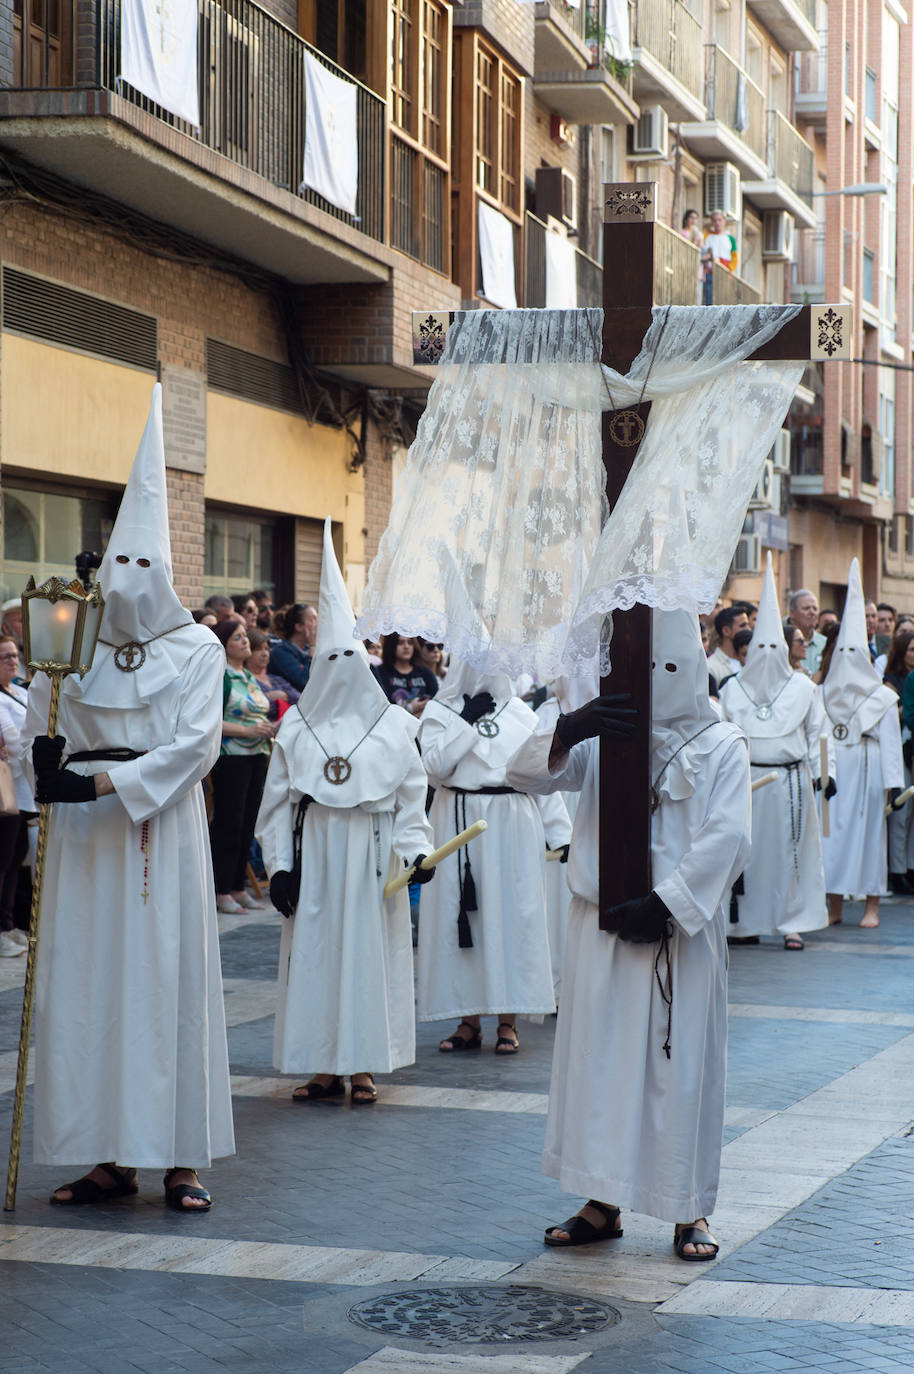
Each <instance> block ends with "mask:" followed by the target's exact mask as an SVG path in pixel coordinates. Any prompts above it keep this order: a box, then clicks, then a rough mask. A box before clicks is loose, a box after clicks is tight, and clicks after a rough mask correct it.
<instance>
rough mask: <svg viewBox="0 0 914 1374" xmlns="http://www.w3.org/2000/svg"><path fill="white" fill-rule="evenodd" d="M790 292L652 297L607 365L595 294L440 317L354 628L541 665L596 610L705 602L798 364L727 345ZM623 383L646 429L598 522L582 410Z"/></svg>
mask: <svg viewBox="0 0 914 1374" xmlns="http://www.w3.org/2000/svg"><path fill="white" fill-rule="evenodd" d="M799 309H800V307H799V306H730V307H720V306H718V307H715V306H708V307H689V306H679V307H677V306H674V307H658V308H656V309H655V310H654V312H653V322H652V324H651V328H650V329H649V330H648V333H647V335H646V336H645V339H644V344H643V346H642V350H641V353H640V354H639V355H638V357H637V358H636V359H635V361H634V363H633V364H632V367H631V370H630V371H629V373H628V374H627V375H626V376H625V377H623V376H621V375H620V374H619V373H616V372H613V371H612V370H611V369H609V368H602V369H601V367H600V364H599V344H600V338H601V332H602V311H599V310H564V311H540V310H516V311H469V312H467V313H466V314H464V315H462V316H458V318H457V319H456V320H455V322H454V324H453V326H452V327H451V329H450V331H449V333H448V339H447V344H446V347H445V352H444V356H443V358H442V361H441V363H440V364H439V369H438V375H437V376H436V379H435V382H434V384H433V386H432V389H431V392H430V393H429V401H428V406H427V408H426V410H425V413H424V415H423V417H422V420H421V422H420V425H419V430H418V433H417V435H416V440H415V443H414V444H413V446H412V448H411V449H410V453H409V457H408V461H407V466H406V470H405V472H404V474H403V476H402V478H401V479H400V482H399V483H398V487H397V492H396V495H395V499H394V504H393V508H392V511H391V517H390V522H389V524H388V528H387V531H386V532H385V535H384V537H383V539H382V541H381V545H380V548H379V551H378V555H377V558H376V559H375V561H374V563H373V564H372V567H371V571H370V574H369V580H368V586H367V588H366V591H365V597H364V603H363V604H364V610H363V613H362V615H361V617H360V618H359V621H358V632H359V634H360V635H362V636H364V637H369V638H376V637H377V636H378V635H379V634H382V633H389V632H391V631H394V630H397V631H399V632H401V633H403V634H420V635H423V636H424V637H425V638H429V639H436V640H443V641H445V642H446V643H447V644H448V646H449V648H450V649H451V651H452V652H453V653H455V654H456V655H458V657H461V658H464V659H466V660H467V661H468V662H470V663H473V664H475V665H476V666H478V667H480V668H482V669H485V670H486V671H496V670H502V671H506V672H508V673H509V674H510V675H511V676H517V675H518V674H519V673H521V672H530V673H532V674H533V675H535V676H537V677H539V678H540V679H541V680H547V679H549V678H551V677H554V676H557V675H558V674H559V673H563V674H565V675H571V676H575V675H577V674H579V673H581V672H584V671H592V670H593V664H594V661H595V659H596V658H597V656H598V652H599V650H600V636H601V627H602V625H603V622H604V620H605V618H606V617H607V616H609V615H610V614H611V613H612V611H614V610H620V609H623V610H624V609H629V608H630V607H632V606H633V605H635V603H636V602H639V603H641V604H644V605H648V606H653V607H658V608H661V609H665V610H675V609H682V610H687V611H691V612H693V613H694V612H698V611H700V610H710V609H711V608H712V607H713V605H714V602H715V600H716V598H717V595H718V592H719V591H720V588H721V585H722V583H723V580H724V578H725V576H726V573H727V569H728V568H729V565H730V560H731V558H732V556H733V551H734V549H735V547H736V543H737V540H738V538H739V534H740V531H741V529H742V524H743V519H744V516H745V512H746V507H747V505H748V502H749V499H750V497H751V495H752V491H753V489H754V487H755V485H756V482H757V481H758V476H759V472H760V470H761V467H762V462H763V459H764V457H765V455H766V454H767V452H768V450H769V449H770V448H771V446H772V444H773V442H774V438H775V435H776V434H777V431H778V429H779V428H780V426H781V423H782V421H783V418H784V415H785V413H786V411H787V408H788V406H789V404H790V399H791V397H792V395H793V393H794V391H795V389H796V386H797V383H798V382H799V380H800V376H801V374H802V371H803V367H804V363H803V362H796V363H766V362H747V361H745V359H747V358H748V357H749V355H750V354H751V353H752V352H754V351H755V350H756V349H757V348H759V347H760V346H761V345H762V344H763V343H765V342H767V340H769V339H771V338H773V337H774V335H775V334H777V332H778V330H779V329H780V328H781V327H782V326H783V325H784V324H785V323H786V322H787V321H788V320H790V319H792V318H793V317H794V316H795V315H796V314H797V313H798V311H799ZM645 383H646V384H645ZM642 394H643V399H645V400H650V401H651V402H652V403H653V404H652V410H651V414H650V418H649V420H648V425H647V432H646V435H645V438H644V440H643V441H642V444H641V447H640V449H639V450H638V455H637V458H636V459H635V463H634V465H633V467H632V470H631V472H630V474H629V476H628V478H627V480H626V483H625V488H624V490H623V492H622V495H621V497H620V498H619V500H618V502H617V503H616V505H615V507H614V509H613V512H612V515H611V516H610V517H609V519H608V520H607V521H606V523H605V525H604V527H603V529H602V533H601V529H600V526H601V507H602V501H603V490H604V480H605V479H604V473H603V465H602V449H601V442H600V424H599V421H600V409H601V408H603V409H619V408H622V407H624V406H626V405H633V404H635V403H637V402H638V401H639V400H640V399H642ZM603 638H604V646H603V653H602V658H603V662H602V664H601V666H602V668H603V670H604V671H605V670H606V668H607V662H606V658H607V654H606V646H607V643H608V636H607V635H606V634H605V633H604V636H603Z"/></svg>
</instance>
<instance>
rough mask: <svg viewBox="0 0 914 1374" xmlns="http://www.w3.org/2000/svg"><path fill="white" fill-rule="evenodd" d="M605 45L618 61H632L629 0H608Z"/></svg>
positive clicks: (604, 33) (611, 55) (604, 32)
mask: <svg viewBox="0 0 914 1374" xmlns="http://www.w3.org/2000/svg"><path fill="white" fill-rule="evenodd" d="M603 47H604V49H605V50H606V52H608V53H609V55H610V57H612V58H614V59H615V60H616V62H631V61H632V40H631V18H630V16H629V9H628V0H606V23H605V27H604V30H603Z"/></svg>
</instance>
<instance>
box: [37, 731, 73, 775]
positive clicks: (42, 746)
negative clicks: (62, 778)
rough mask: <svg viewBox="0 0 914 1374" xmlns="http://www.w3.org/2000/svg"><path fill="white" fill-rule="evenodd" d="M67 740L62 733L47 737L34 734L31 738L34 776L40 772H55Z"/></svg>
mask: <svg viewBox="0 0 914 1374" xmlns="http://www.w3.org/2000/svg"><path fill="white" fill-rule="evenodd" d="M66 747H67V741H66V740H65V739H64V737H63V735H55V736H54V738H53V739H49V738H48V736H47V735H36V736H35V738H34V739H33V740H32V765H33V767H34V769H35V776H36V777H39V776H40V775H41V774H42V773H56V772H57V770H58V768H59V767H60V762H61V759H62V758H63V754H64V750H65V749H66Z"/></svg>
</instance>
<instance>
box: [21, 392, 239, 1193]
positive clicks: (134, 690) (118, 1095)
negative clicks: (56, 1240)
mask: <svg viewBox="0 0 914 1374" xmlns="http://www.w3.org/2000/svg"><path fill="white" fill-rule="evenodd" d="M98 580H99V583H100V584H101V588H102V592H103V595H104V598H105V609H104V613H103V615H102V620H101V628H100V632H99V640H98V647H97V649H96V652H95V659H94V662H93V664H92V667H91V669H90V670H89V672H88V673H87V674H86V676H85V677H84V678H80V677H78V676H76V675H72V676H70V677H68V678H66V679H65V681H64V684H63V687H62V690H61V698H60V725H59V730H60V734H59V735H58V736H57V737H56V738H55V739H48V738H47V735H46V734H45V731H46V729H47V720H48V702H49V693H50V679H49V678H48V677H47V676H46V675H45V674H43V673H39V674H37V676H36V678H35V681H34V683H33V684H32V687H31V690H30V692H29V706H28V716H27V718H26V724H25V729H24V736H23V741H24V744H25V746H26V749H27V753H26V755H25V757H26V760H27V762H30V763H31V769H30V771H31V772H32V773H33V775H34V780H35V795H36V799H37V800H38V801H39V802H47V803H51V804H52V811H51V819H50V830H49V835H48V849H47V867H46V870H45V879H44V899H43V903H42V923H41V942H40V947H39V956H38V970H37V1000H36V1035H35V1041H36V1048H35V1051H34V1062H35V1128H34V1158H35V1162H36V1163H37V1164H53V1165H63V1164H73V1163H80V1162H85V1161H86V1160H88V1159H96V1160H100V1161H104V1162H102V1163H100V1164H99V1165H97V1166H96V1167H95V1168H94V1169H92V1171H91V1172H90V1173H89V1174H87V1175H86V1176H85V1177H83V1178H80V1179H77V1180H76V1181H75V1182H74V1183H69V1184H66V1185H64V1186H62V1187H59V1188H57V1189H56V1190H55V1192H54V1193H53V1195H52V1197H51V1201H52V1202H53V1203H56V1204H58V1205H61V1206H76V1205H80V1204H87V1203H97V1202H101V1203H106V1202H108V1201H110V1200H111V1199H112V1198H115V1197H120V1196H125V1195H129V1194H134V1193H136V1192H137V1175H136V1169H137V1167H143V1168H150V1169H151V1168H156V1169H164V1170H165V1171H166V1172H165V1176H164V1187H165V1202H166V1204H167V1205H168V1206H171V1207H174V1208H175V1209H176V1210H177V1211H180V1212H182V1213H196V1212H197V1211H205V1210H207V1209H208V1208H209V1206H210V1197H209V1194H208V1193H207V1192H206V1190H205V1189H203V1188H201V1187H200V1186H199V1180H198V1178H197V1170H198V1169H201V1168H208V1167H209V1165H210V1163H211V1162H212V1160H213V1159H214V1158H217V1157H218V1156H222V1155H230V1154H233V1153H234V1148H235V1146H234V1137H233V1130H232V1107H231V1091H230V1086H229V1072H228V1050H227V1044H226V1035H225V1014H224V1010H223V1002H222V978H221V973H220V966H219V941H218V931H217V926H216V906H215V893H214V891H213V880H212V868H211V864H210V853H209V838H208V835H207V829H206V815H205V812H204V807H203V791H202V788H201V787H200V783H201V782H202V780H203V778H204V777H205V776H206V774H207V773H208V772H209V771H210V769H211V768H212V766H213V763H214V762H215V760H216V757H217V755H218V753H219V739H220V733H221V725H222V721H221V715H222V675H223V670H224V667H225V655H224V654H223V652H222V648H221V646H220V644H219V642H218V640H217V639H216V637H215V635H214V634H213V632H212V630H209V629H207V628H206V627H205V626H203V625H197V624H195V622H194V621H193V619H192V617H191V614H190V612H189V611H187V610H185V609H184V607H183V606H182V605H181V603H180V601H179V600H178V597H177V596H176V594H175V591H174V587H173V585H172V564H171V547H170V542H169V534H168V509H167V500H166V483H165V451H164V442H163V435H162V388H161V386H158V385H157V386H156V387H155V389H154V391H153V400H152V408H151V411H150V415H149V420H148V423H147V426H146V430H145V433H144V435H143V439H142V441H141V443H140V448H139V451H138V453H137V456H136V460H135V462H134V464H133V468H132V470H131V473H130V478H129V480H128V482H127V487H126V490H125V492H124V496H123V499H122V501H121V506H120V510H119V512H118V516H117V520H116V521H115V525H114V528H113V530H112V531H111V537H110V539H109V541H108V548H107V551H106V553H105V556H104V559H103V560H102V564H101V567H100V569H99V573H98Z"/></svg>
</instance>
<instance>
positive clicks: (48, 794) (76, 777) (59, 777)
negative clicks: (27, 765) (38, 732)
mask: <svg viewBox="0 0 914 1374" xmlns="http://www.w3.org/2000/svg"><path fill="white" fill-rule="evenodd" d="M35 742H36V744H37V740H36V741H35ZM35 800H36V801H37V802H39V803H44V802H86V801H95V779H94V778H92V777H88V778H84V777H83V775H82V774H81V773H74V771H73V769H72V768H58V770H57V772H56V773H55V772H50V773H38V774H37V775H36V778H35Z"/></svg>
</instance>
